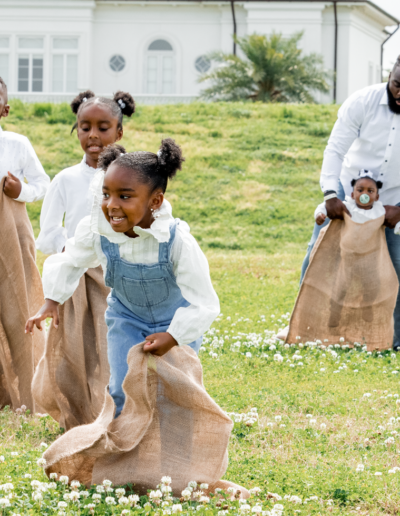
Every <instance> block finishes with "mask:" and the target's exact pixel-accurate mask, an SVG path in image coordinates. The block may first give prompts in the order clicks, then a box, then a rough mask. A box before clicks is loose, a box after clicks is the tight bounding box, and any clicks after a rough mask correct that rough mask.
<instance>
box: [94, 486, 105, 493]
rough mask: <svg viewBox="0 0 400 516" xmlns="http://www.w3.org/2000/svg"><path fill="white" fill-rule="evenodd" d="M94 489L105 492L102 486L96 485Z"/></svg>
mask: <svg viewBox="0 0 400 516" xmlns="http://www.w3.org/2000/svg"><path fill="white" fill-rule="evenodd" d="M96 491H97V492H98V493H104V492H105V489H104V486H96Z"/></svg>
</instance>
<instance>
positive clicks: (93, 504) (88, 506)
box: [85, 503, 96, 510]
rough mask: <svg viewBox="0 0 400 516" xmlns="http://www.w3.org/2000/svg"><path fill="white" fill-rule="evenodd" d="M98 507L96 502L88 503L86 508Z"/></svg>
mask: <svg viewBox="0 0 400 516" xmlns="http://www.w3.org/2000/svg"><path fill="white" fill-rule="evenodd" d="M95 508H96V504H95V503H88V504H87V505H85V509H89V510H91V509H95Z"/></svg>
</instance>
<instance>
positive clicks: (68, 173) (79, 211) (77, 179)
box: [36, 156, 97, 254]
mask: <svg viewBox="0 0 400 516" xmlns="http://www.w3.org/2000/svg"><path fill="white" fill-rule="evenodd" d="M96 171H97V169H95V168H92V167H89V165H87V163H86V156H84V157H83V159H82V161H81V162H80V163H78V164H77V165H74V166H73V167H69V168H66V169H64V170H62V171H61V172H60V173H58V174H57V175H56V177H55V178H54V179H53V181H52V182H51V184H50V186H49V189H48V190H47V193H46V197H45V198H44V201H43V206H42V211H41V214H40V234H39V237H38V239H37V240H36V247H37V249H40V251H42V253H44V254H55V253H60V252H61V251H62V250H63V248H64V247H65V243H66V241H67V240H68V238H72V237H73V236H74V234H75V230H76V227H77V225H78V223H79V222H80V221H81V220H82V219H83V218H84V217H86V216H87V215H89V214H90V212H91V209H92V204H93V193H92V191H91V189H90V183H91V181H92V179H93V178H94V175H95V174H96ZM63 223H64V225H63Z"/></svg>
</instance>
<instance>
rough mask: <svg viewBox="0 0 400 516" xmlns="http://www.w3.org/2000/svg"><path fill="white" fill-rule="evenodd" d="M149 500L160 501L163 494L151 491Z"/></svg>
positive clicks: (158, 491)
mask: <svg viewBox="0 0 400 516" xmlns="http://www.w3.org/2000/svg"><path fill="white" fill-rule="evenodd" d="M149 498H150V499H151V500H159V499H161V498H162V492H161V491H160V490H159V489H157V491H150V494H149Z"/></svg>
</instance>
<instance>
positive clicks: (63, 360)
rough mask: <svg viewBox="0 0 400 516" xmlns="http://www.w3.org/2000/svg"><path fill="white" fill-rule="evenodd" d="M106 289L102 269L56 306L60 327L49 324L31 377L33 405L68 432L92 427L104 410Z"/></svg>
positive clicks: (90, 272)
mask: <svg viewBox="0 0 400 516" xmlns="http://www.w3.org/2000/svg"><path fill="white" fill-rule="evenodd" d="M109 291H110V289H109V288H108V287H106V285H105V283H104V278H103V271H102V268H101V267H97V268H96V269H89V270H88V271H87V272H86V274H84V276H82V278H81V280H80V282H79V286H78V288H77V289H76V291H75V292H74V294H73V296H72V297H71V298H70V299H68V300H67V301H66V302H65V303H64V304H63V305H60V306H59V312H60V321H59V326H58V328H57V329H56V328H54V326H53V325H51V327H50V329H49V332H48V335H47V339H46V347H45V352H44V355H43V356H42V358H41V360H40V362H39V365H38V367H37V369H36V372H35V376H34V378H33V382H32V392H33V396H34V398H35V401H36V402H37V403H39V405H41V407H42V408H43V410H45V411H46V412H47V413H48V414H50V415H51V417H53V418H54V419H55V420H56V421H58V422H59V424H60V426H61V427H62V428H65V429H66V430H70V429H71V428H73V427H75V426H78V425H85V424H88V423H93V421H94V420H95V419H96V418H97V416H98V415H99V414H100V412H101V409H102V407H103V403H104V393H105V388H106V386H107V385H108V381H109V378H110V368H109V365H108V359H107V325H106V323H105V319H104V313H105V311H106V308H107V301H106V298H107V295H108V293H109Z"/></svg>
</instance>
